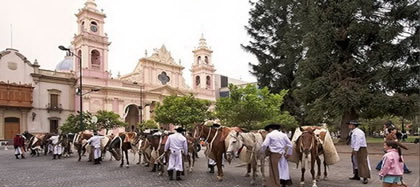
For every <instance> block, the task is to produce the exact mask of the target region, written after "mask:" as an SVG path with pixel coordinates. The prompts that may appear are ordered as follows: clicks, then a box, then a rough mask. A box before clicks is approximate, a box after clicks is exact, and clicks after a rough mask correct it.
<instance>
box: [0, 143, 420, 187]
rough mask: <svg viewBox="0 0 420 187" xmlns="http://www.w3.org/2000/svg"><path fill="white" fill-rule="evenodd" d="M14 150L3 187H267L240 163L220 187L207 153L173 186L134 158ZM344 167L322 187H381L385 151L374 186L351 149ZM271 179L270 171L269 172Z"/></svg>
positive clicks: (376, 153)
mask: <svg viewBox="0 0 420 187" xmlns="http://www.w3.org/2000/svg"><path fill="white" fill-rule="evenodd" d="M407 145H408V146H409V150H408V151H404V152H403V153H404V158H405V161H406V163H407V165H408V167H409V168H410V170H412V171H413V173H412V174H406V175H404V181H405V183H406V184H408V186H410V187H413V186H419V144H407ZM8 148H9V150H4V147H0V149H1V150H0V187H9V186H40V187H41V186H42V187H44V186H141V187H143V186H144V187H149V186H150V187H152V186H153V187H159V186H202V187H207V186H209V187H210V186H261V179H260V176H261V174H258V176H259V179H258V180H257V184H256V185H250V184H249V183H250V178H247V177H244V175H245V167H244V166H243V164H241V162H240V161H239V160H234V161H233V162H232V163H231V164H228V163H227V162H226V163H225V167H224V180H223V181H221V182H218V181H217V180H216V176H215V175H214V174H210V173H208V172H207V159H206V158H205V157H204V155H203V151H201V152H200V153H199V156H200V158H199V159H198V160H197V161H196V165H195V167H194V171H193V172H192V173H186V175H185V176H183V179H184V180H182V181H169V180H168V177H167V175H166V173H165V174H164V175H163V176H158V175H157V173H154V172H150V170H151V168H150V167H144V166H142V165H136V164H135V163H136V161H134V160H133V154H130V167H129V168H125V167H124V168H120V167H119V164H120V162H119V161H115V160H114V161H109V157H108V158H106V159H105V160H104V161H103V162H102V164H100V165H93V164H92V163H91V162H87V158H86V157H83V158H82V161H80V162H78V161H77V157H76V156H75V155H73V156H72V157H70V158H62V159H60V160H52V156H51V155H47V156H44V155H41V156H40V157H30V156H28V155H27V156H26V157H27V158H26V159H19V160H18V159H16V158H15V156H14V152H13V149H12V146H9V147H8ZM336 148H337V151H338V152H339V155H340V158H341V161H340V162H338V163H337V164H335V165H332V166H329V172H328V179H327V180H321V181H319V182H318V186H319V187H344V186H345V187H348V186H352V187H356V186H360V187H379V186H382V182H381V181H380V180H379V177H378V171H376V170H375V169H374V168H375V166H376V164H377V163H378V162H379V161H380V159H381V157H382V154H383V151H382V144H379V143H378V144H369V145H368V151H369V152H370V156H369V157H370V161H371V167H372V171H371V176H372V178H371V179H370V180H369V183H368V184H366V185H364V184H362V183H361V181H352V180H348V177H350V176H351V175H352V168H351V163H350V148H349V146H347V145H337V146H336ZM289 169H290V172H291V177H292V181H293V183H294V185H293V186H296V187H297V186H300V185H299V181H300V175H301V172H300V168H296V165H295V164H293V163H290V164H289ZM265 171H266V175H267V176H268V166H267V167H266V169H265ZM304 186H305V187H310V186H312V183H311V175H310V172H309V171H308V170H307V171H306V174H305V185H304Z"/></svg>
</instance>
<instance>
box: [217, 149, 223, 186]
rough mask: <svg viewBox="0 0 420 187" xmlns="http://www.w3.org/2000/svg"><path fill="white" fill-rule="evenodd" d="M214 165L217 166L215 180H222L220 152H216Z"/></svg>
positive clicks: (221, 156) (221, 157)
mask: <svg viewBox="0 0 420 187" xmlns="http://www.w3.org/2000/svg"><path fill="white" fill-rule="evenodd" d="M216 155H217V156H216V166H217V180H218V181H222V180H223V169H222V160H223V155H222V153H218V154H216Z"/></svg>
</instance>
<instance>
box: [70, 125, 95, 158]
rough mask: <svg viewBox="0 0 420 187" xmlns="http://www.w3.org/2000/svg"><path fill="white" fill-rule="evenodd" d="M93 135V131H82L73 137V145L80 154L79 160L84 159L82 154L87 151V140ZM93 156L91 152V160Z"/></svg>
mask: <svg viewBox="0 0 420 187" xmlns="http://www.w3.org/2000/svg"><path fill="white" fill-rule="evenodd" d="M92 136H93V133H92V132H91V131H87V130H85V131H82V132H79V133H77V134H76V135H75V136H74V138H73V145H74V148H75V149H76V150H77V154H78V155H79V159H78V160H77V161H80V160H81V159H82V155H84V154H85V153H86V146H87V140H89V138H91V137H92ZM92 158H93V155H91V154H89V161H90V162H91V161H92Z"/></svg>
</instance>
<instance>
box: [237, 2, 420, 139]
mask: <svg viewBox="0 0 420 187" xmlns="http://www.w3.org/2000/svg"><path fill="white" fill-rule="evenodd" d="M252 5H253V8H252V9H251V10H250V15H251V18H250V20H249V25H248V26H246V29H247V32H248V34H249V35H250V36H251V37H252V40H251V41H250V42H249V44H246V45H243V47H244V49H245V50H247V51H248V52H250V53H252V54H254V55H255V56H256V57H257V59H258V64H250V65H251V67H252V73H253V74H254V75H256V77H257V79H258V83H259V85H260V86H267V87H268V88H269V89H270V91H271V92H273V93H279V91H280V90H283V89H288V90H289V93H288V95H287V96H286V97H285V98H287V99H285V104H284V105H283V107H285V108H286V109H287V110H288V111H290V113H291V114H292V115H294V116H295V117H297V119H299V120H300V122H301V124H305V123H319V122H328V121H330V120H334V119H336V118H339V119H341V134H342V136H341V137H342V138H343V139H344V138H346V137H347V134H348V129H347V125H346V124H345V123H346V122H347V121H348V120H351V119H358V118H359V117H362V118H366V119H369V118H376V117H378V116H384V115H399V116H405V117H409V116H413V115H415V114H416V112H418V103H419V93H420V90H419V89H420V88H419V86H418V85H419V83H420V81H419V79H420V77H419V76H418V75H419V73H420V71H419V68H420V67H419V52H420V50H419V42H420V35H419V22H418V17H419V10H420V8H419V4H418V2H417V1H415V0H401V1H392V0H381V1H378V0H354V1H317V0H308V1H292V0H282V1H275V0H259V1H256V2H254V3H252Z"/></svg>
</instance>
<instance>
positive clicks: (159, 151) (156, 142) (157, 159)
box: [147, 132, 169, 176]
mask: <svg viewBox="0 0 420 187" xmlns="http://www.w3.org/2000/svg"><path fill="white" fill-rule="evenodd" d="M167 140H168V134H164V133H161V132H158V133H154V134H153V135H148V136H147V142H148V143H149V144H150V148H151V153H150V162H149V163H150V164H153V169H152V170H151V172H155V171H158V172H159V174H158V175H159V176H162V174H163V171H164V168H163V167H164V164H165V162H166V161H168V160H169V155H168V154H165V151H164V150H165V143H166V141H167Z"/></svg>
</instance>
